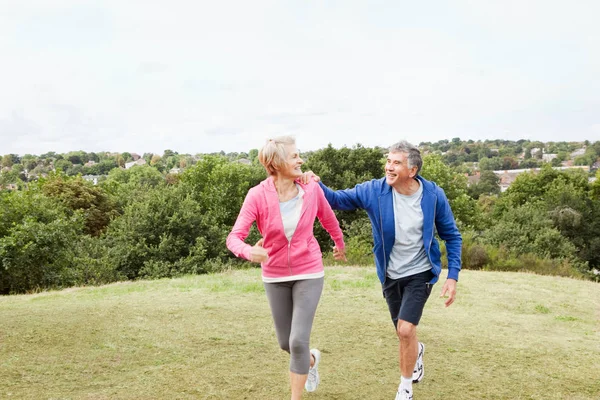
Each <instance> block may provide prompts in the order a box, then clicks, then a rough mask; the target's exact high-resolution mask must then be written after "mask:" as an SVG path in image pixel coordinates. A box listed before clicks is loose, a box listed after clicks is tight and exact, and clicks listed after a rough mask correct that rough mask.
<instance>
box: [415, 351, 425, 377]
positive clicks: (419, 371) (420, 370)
mask: <svg viewBox="0 0 600 400" xmlns="http://www.w3.org/2000/svg"><path fill="white" fill-rule="evenodd" d="M424 353H425V345H424V344H423V343H421V342H419V356H418V357H417V363H416V364H415V370H414V371H413V383H419V382H421V380H423V376H425V367H424V366H423V354H424Z"/></svg>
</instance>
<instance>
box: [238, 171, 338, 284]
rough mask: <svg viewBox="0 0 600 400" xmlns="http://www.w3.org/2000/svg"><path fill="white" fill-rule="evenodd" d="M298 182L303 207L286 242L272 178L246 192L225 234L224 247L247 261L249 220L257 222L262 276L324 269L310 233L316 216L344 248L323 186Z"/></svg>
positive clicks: (248, 254)
mask: <svg viewBox="0 0 600 400" xmlns="http://www.w3.org/2000/svg"><path fill="white" fill-rule="evenodd" d="M298 184H299V185H300V186H301V187H302V189H303V190H304V197H303V202H302V210H301V214H300V220H299V221H298V226H297V227H296V230H295V232H294V235H293V236H292V239H291V240H290V241H289V242H288V240H287V237H286V236H285V232H284V230H283V221H282V218H281V212H280V211H279V197H278V196H277V189H276V188H275V183H274V182H273V178H272V177H269V178H267V179H265V180H264V181H262V182H261V183H259V184H258V185H257V186H255V187H253V188H252V189H250V190H249V191H248V194H247V195H246V199H245V200H244V204H243V205H242V209H241V210H240V214H239V215H238V217H237V220H236V221H235V225H234V226H233V229H232V230H231V233H229V235H228V236H227V248H228V249H229V250H231V252H232V253H233V254H235V255H236V256H237V257H242V258H245V259H247V260H249V259H250V249H251V248H252V245H250V244H247V243H245V242H244V240H245V239H246V237H248V233H249V231H250V227H251V226H252V223H253V222H254V221H256V225H257V227H258V231H259V232H260V233H261V235H262V237H263V239H264V243H263V247H264V248H265V250H267V253H268V254H269V259H268V260H267V261H265V262H263V263H262V264H261V266H262V275H263V277H265V278H284V277H286V276H293V275H302V274H314V273H318V272H321V271H323V258H322V254H321V248H320V246H319V243H318V242H317V239H315V236H314V234H313V225H314V222H315V218H319V221H320V222H321V225H323V228H325V230H327V232H329V235H331V238H332V239H333V241H334V243H335V245H336V246H337V247H338V248H339V249H340V250H341V249H344V238H343V234H342V230H341V229H340V224H339V223H338V220H337V218H336V217H335V214H334V213H333V210H332V209H331V206H329V203H328V202H327V200H326V199H325V195H324V194H323V189H321V187H320V186H319V185H318V184H317V183H315V182H314V181H312V180H311V181H310V182H309V183H308V184H306V185H304V184H302V183H299V182H298Z"/></svg>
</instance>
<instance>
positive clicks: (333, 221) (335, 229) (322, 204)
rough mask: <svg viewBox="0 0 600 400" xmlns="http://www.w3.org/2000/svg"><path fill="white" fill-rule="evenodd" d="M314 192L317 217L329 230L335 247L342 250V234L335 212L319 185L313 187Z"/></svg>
mask: <svg viewBox="0 0 600 400" xmlns="http://www.w3.org/2000/svg"><path fill="white" fill-rule="evenodd" d="M315 194H316V196H317V205H318V209H317V218H319V221H320V222H321V225H322V226H323V228H325V230H326V231H327V232H329V236H331V239H333V242H334V243H335V245H336V247H337V248H338V249H340V250H343V249H344V248H345V244H344V234H343V233H342V229H341V228H340V223H339V222H338V220H337V217H336V216H335V213H334V212H333V210H332V209H331V206H330V205H329V203H328V202H327V199H326V198H325V195H324V194H323V190H322V189H321V188H320V187H319V186H317V187H316V188H315Z"/></svg>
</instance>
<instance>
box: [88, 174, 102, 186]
mask: <svg viewBox="0 0 600 400" xmlns="http://www.w3.org/2000/svg"><path fill="white" fill-rule="evenodd" d="M103 176H106V175H83V176H82V178H83V179H85V180H86V181H88V182H92V183H93V184H94V185H97V184H98V179H100V178H102V177H103Z"/></svg>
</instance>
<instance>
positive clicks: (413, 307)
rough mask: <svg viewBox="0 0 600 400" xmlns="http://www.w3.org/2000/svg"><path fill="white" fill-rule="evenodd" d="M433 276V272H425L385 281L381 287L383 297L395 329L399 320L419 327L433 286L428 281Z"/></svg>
mask: <svg viewBox="0 0 600 400" xmlns="http://www.w3.org/2000/svg"><path fill="white" fill-rule="evenodd" d="M433 276H434V275H433V272H431V271H425V272H421V273H420V274H415V275H411V276H407V277H404V278H400V279H391V278H389V277H388V278H386V279H385V282H384V284H383V285H382V288H383V297H385V301H387V305H388V308H389V309H390V315H391V317H392V321H394V326H395V327H396V328H398V320H399V319H400V320H402V321H408V322H410V323H411V324H413V325H419V321H420V320H421V315H423V309H424V308H425V303H426V302H427V299H428V298H429V295H430V294H431V288H432V286H433V285H432V284H430V283H429V281H431V280H432V279H433Z"/></svg>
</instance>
